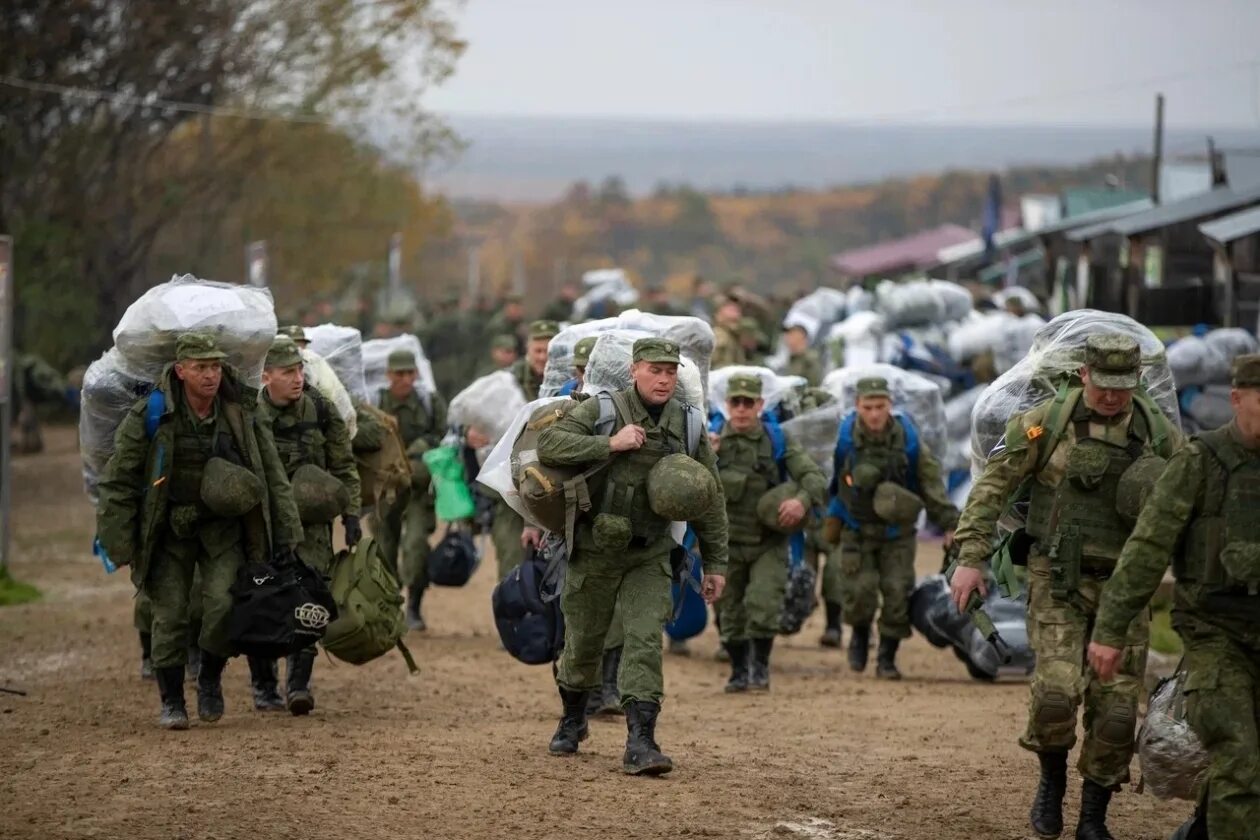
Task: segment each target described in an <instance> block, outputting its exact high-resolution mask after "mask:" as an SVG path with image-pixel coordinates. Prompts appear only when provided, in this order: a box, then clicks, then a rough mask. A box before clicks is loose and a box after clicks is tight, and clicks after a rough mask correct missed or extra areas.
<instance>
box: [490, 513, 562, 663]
mask: <svg viewBox="0 0 1260 840" xmlns="http://www.w3.org/2000/svg"><path fill="white" fill-rule="evenodd" d="M565 559H566V552H565V546H564V543H563V542H561V541H560V540H559V539H555V538H554V537H553V538H552V539H549V540H548V541H547V543H546V544H545V545H544V547H543V549H542V550H541V551H536V550H535V549H534V548H532V547H531V548H528V549H526V552H525V559H524V560H522V561H521V564H520V565H519V566H517V567H516V568H514V569H512V570H511V571H510V572H508V573H507V577H505V578H503V580H501V581H499V583H498V585H496V586H495V587H494V592H492V593H491V595H490V607H491V609H492V610H493V611H494V626H495V629H496V630H498V631H499V639H500V641H502V642H503V647H504V648H505V649H506V650H507V652H508V653H510V654H511V655H512V656H513V657H514V658H515V659H517V660H519V661H521V662H524V663H525V664H526V665H546V664H547V663H549V662H554V661H556V660H557V659H559V658H560V651H561V650H563V649H564V613H563V612H561V610H560V590H561V589H562V588H563V582H562V581H563V574H564V566H565Z"/></svg>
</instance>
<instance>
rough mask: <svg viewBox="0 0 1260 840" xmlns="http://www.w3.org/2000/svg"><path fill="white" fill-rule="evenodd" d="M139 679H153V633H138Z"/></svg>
mask: <svg viewBox="0 0 1260 840" xmlns="http://www.w3.org/2000/svg"><path fill="white" fill-rule="evenodd" d="M140 679H142V680H151V679H153V634H152V633H141V634H140Z"/></svg>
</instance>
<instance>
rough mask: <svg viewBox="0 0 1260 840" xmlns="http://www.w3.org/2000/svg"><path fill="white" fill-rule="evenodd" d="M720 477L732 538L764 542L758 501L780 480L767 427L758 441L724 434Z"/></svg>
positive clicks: (738, 541) (744, 542)
mask: <svg viewBox="0 0 1260 840" xmlns="http://www.w3.org/2000/svg"><path fill="white" fill-rule="evenodd" d="M718 476H719V477H720V478H721V480H722V491H723V493H724V495H725V496H726V518H727V521H728V522H729V528H730V541H731V542H732V543H735V544H737V545H757V544H758V543H760V542H762V540H763V538H764V536H765V534H764V531H765V528H763V527H762V525H761V522H760V520H758V519H757V500H758V499H760V498H761V497H762V495H763V494H764V493H765V492H766V491H767V490H769V489H770V488H771V487H774V486H776V485H777V484H779V483H780V478H779V466H778V464H777V463H776V462H775V460H774V451H773V444H772V443H771V441H770V436H769V435H768V434H766V433H765V431H764V430H763V431H762V433H761V436H760V437H759V438H758V439H757V440H750V439H749V438H747V437H744V436H743V435H734V434H732V435H729V436H727V435H724V436H723V438H722V446H721V448H720V449H719V450H718Z"/></svg>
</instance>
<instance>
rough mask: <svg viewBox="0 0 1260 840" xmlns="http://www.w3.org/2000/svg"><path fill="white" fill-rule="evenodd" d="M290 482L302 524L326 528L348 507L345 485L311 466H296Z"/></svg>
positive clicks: (347, 491)
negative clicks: (324, 526)
mask: <svg viewBox="0 0 1260 840" xmlns="http://www.w3.org/2000/svg"><path fill="white" fill-rule="evenodd" d="M290 483H291V484H292V485H293V501H294V502H295V503H296V504H297V509H298V516H300V517H301V518H302V524H303V525H326V524H328V523H329V522H332V521H333V520H334V519H336V518H337V517H338V516H340V515H341V514H342V513H343V512H344V511H345V509H346V505H348V504H350V491H349V490H347V489H346V485H345V484H343V483H342V482H341V481H340V480H339V479H337V478H335V477H333V476H332V475H331V474H329V473H328V471H327V470H323V469H320V468H319V467H317V466H315V465H314V464H304V465H303V466H300V467H298V468H297V470H296V471H295V472H294V473H293V479H292V481H291V482H290Z"/></svg>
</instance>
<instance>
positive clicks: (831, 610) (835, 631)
mask: <svg viewBox="0 0 1260 840" xmlns="http://www.w3.org/2000/svg"><path fill="white" fill-rule="evenodd" d="M823 606H824V607H825V609H826V610H827V629H826V630H824V631H823V634H822V638H821V639H819V640H818V644H820V645H822V646H823V647H829V648H838V647H840V644H841V642H842V640H843V638H844V637H843V635H842V633H841V631H840V605H839V604H837V603H836V602H835V601H826V602H824V604H823Z"/></svg>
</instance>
